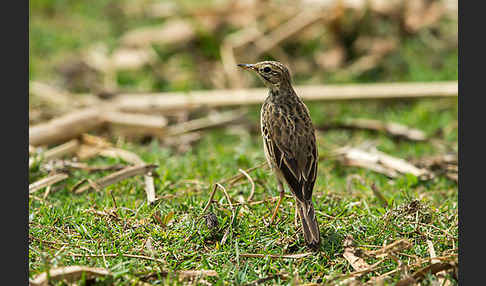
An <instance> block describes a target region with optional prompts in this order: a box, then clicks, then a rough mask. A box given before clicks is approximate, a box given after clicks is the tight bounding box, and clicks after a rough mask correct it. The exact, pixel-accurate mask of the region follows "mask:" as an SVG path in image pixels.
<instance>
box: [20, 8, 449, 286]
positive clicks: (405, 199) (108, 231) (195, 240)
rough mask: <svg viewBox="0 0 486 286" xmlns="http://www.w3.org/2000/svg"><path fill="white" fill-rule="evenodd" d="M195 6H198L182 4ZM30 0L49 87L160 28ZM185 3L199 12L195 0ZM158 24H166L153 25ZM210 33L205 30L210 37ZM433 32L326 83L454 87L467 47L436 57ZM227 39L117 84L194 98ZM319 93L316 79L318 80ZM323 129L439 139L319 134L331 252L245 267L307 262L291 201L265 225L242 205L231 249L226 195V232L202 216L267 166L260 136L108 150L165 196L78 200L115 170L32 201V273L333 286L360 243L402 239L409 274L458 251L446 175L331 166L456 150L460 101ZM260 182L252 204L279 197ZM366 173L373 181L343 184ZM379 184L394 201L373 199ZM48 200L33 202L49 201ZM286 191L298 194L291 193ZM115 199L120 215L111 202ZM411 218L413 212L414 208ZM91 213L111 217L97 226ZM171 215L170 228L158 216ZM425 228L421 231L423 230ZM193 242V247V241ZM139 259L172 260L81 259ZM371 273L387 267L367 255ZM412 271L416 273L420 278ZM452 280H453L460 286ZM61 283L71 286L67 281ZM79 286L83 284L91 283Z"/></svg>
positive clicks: (320, 108)
mask: <svg viewBox="0 0 486 286" xmlns="http://www.w3.org/2000/svg"><path fill="white" fill-rule="evenodd" d="M184 2H188V1H184ZM86 3H87V2H86V1H31V2H30V15H31V16H30V34H29V39H30V41H29V42H30V49H29V51H30V59H29V62H30V65H29V78H30V79H31V80H41V81H42V80H50V79H52V78H56V77H57V76H58V74H57V72H56V67H57V66H58V65H59V63H61V62H63V61H64V60H65V59H66V58H67V57H69V56H72V55H75V54H76V53H77V52H79V51H82V50H83V49H85V48H87V47H88V46H90V45H91V44H94V43H97V42H99V41H102V42H104V43H106V44H107V45H108V47H109V48H112V47H114V46H116V45H117V41H118V38H119V36H120V35H121V34H122V33H123V31H125V30H127V29H129V28H133V27H138V26H143V25H148V24H153V23H154V20H147V19H140V18H135V19H128V18H126V19H121V18H120V15H118V14H117V13H116V9H114V8H113V9H108V8H107V7H109V6H108V5H109V4H110V1H90V2H89V5H87V4H86ZM188 3H189V2H188ZM155 22H157V21H155ZM200 33H202V32H200ZM427 37H429V36H428V35H423V34H420V35H418V36H417V37H409V38H406V39H405V40H404V41H403V42H402V43H401V44H400V46H399V51H398V52H397V53H394V54H392V55H390V56H389V57H387V58H386V60H385V63H384V64H383V65H380V66H379V67H377V68H375V69H372V70H370V71H368V72H366V73H364V74H361V75H356V76H355V75H351V76H348V77H337V76H335V74H327V73H323V74H319V78H318V79H319V81H320V82H321V83H344V82H378V81H380V82H383V81H439V80H457V74H458V69H457V63H458V60H457V48H456V49H449V50H448V49H445V50H440V52H437V51H436V50H435V49H433V48H432V47H431V46H430V45H428V42H427V40H426V39H427ZM220 40H221V34H219V35H216V36H212V35H211V34H201V35H200V38H199V41H197V42H196V43H194V44H195V45H197V47H198V50H199V51H200V53H199V54H196V55H193V54H191V53H189V52H188V51H187V50H184V49H182V50H181V51H178V50H174V49H171V48H161V47H158V48H157V47H156V48H155V51H156V52H157V54H158V55H159V57H160V60H161V61H162V62H166V61H168V60H169V59H170V58H171V57H172V56H173V55H177V57H176V60H175V64H177V65H181V66H183V67H184V69H185V70H187V71H188V73H189V76H188V77H187V78H186V79H182V80H180V81H173V82H170V81H166V80H163V79H161V78H159V77H156V76H155V75H154V72H153V71H152V70H150V69H144V70H141V71H137V72H120V73H119V74H118V75H117V76H118V84H119V85H120V86H121V87H138V88H143V89H146V90H155V91H164V90H170V91H172V90H188V89H201V88H209V87H208V86H207V85H205V84H204V83H201V82H198V81H197V80H195V79H194V78H193V77H192V76H191V75H192V74H191V72H194V70H195V69H196V67H195V65H196V64H195V63H196V62H197V59H204V60H210V61H218V56H219V51H218V49H219V44H220ZM297 48H298V49H297V51H298V52H302V53H308V54H309V55H312V53H313V52H314V51H315V49H317V48H319V45H318V44H316V43H314V42H310V43H305V44H303V45H302V46H301V47H297ZM310 78H311V76H310V75H296V77H295V79H296V83H297V84H306V83H309V82H308V81H307V80H309V79H310ZM313 80H314V83H315V78H314V79H313ZM308 106H309V109H310V113H311V116H312V119H313V121H314V123H315V125H316V126H319V125H323V124H328V123H339V122H343V121H345V120H347V119H349V118H372V119H378V120H382V121H385V122H389V121H391V122H397V123H402V124H405V125H408V126H411V127H414V128H419V129H421V130H423V131H424V132H426V134H427V135H428V136H430V137H432V140H429V141H425V142H418V143H417V142H409V141H405V140H396V139H393V138H391V137H389V136H388V135H386V134H382V133H373V132H369V131H351V130H338V129H334V130H333V129H331V130H328V131H325V132H319V133H318V148H319V154H320V155H321V157H322V160H321V161H320V162H319V169H318V178H317V183H316V185H315V188H314V195H313V198H314V202H315V209H316V216H317V220H318V222H319V224H320V229H321V237H322V245H321V247H320V249H319V251H318V252H316V253H315V254H313V255H311V256H307V257H304V258H300V259H283V258H273V259H272V258H269V257H267V258H245V257H242V256H241V254H242V253H262V254H297V253H304V252H308V251H309V250H308V249H307V248H306V246H305V243H304V239H303V237H302V234H301V231H300V229H299V228H296V227H295V226H294V201H293V199H292V198H286V199H285V200H284V202H283V204H282V207H281V209H280V212H279V215H278V217H277V221H276V224H274V225H272V226H269V227H267V226H266V222H268V220H269V218H270V216H271V214H272V210H273V207H274V204H273V203H271V202H263V203H259V204H255V205H249V206H248V205H243V206H239V207H237V213H238V215H237V217H236V219H235V220H234V222H233V224H232V225H231V231H230V232H229V236H228V238H227V240H226V243H225V244H223V245H221V239H222V237H223V234H224V233H225V231H226V230H227V229H228V227H230V223H231V215H232V213H231V209H230V208H229V206H227V205H226V204H227V201H226V199H225V196H224V195H223V193H222V192H221V191H218V192H217V193H216V195H215V197H214V199H215V201H216V202H215V203H213V204H212V206H211V207H210V209H209V211H210V212H212V213H214V214H215V215H216V217H217V219H218V222H219V226H218V227H217V228H216V229H213V230H210V229H208V227H207V226H206V225H205V222H204V220H199V218H200V215H201V212H202V210H203V208H204V206H205V204H206V202H207V201H208V199H209V194H210V191H211V190H212V185H213V184H214V183H216V182H218V181H221V180H223V179H225V178H228V177H231V176H233V175H235V174H238V169H240V168H241V169H248V168H251V167H253V166H255V165H257V164H259V163H260V162H263V161H264V155H263V149H262V142H261V138H260V136H259V134H252V133H250V132H249V131H248V130H246V129H241V128H238V129H236V128H233V127H228V128H225V129H218V130H212V131H207V132H205V133H204V135H203V137H202V139H201V140H200V141H199V142H197V143H196V144H194V145H193V146H192V147H191V149H190V150H189V151H188V152H184V153H178V152H177V151H176V150H175V149H172V148H169V147H162V145H161V144H159V142H158V141H156V140H154V141H152V142H150V143H148V144H140V143H137V142H125V143H116V142H120V141H119V140H117V139H118V138H111V141H112V142H113V143H115V144H118V145H117V146H118V147H120V148H124V149H127V150H130V151H132V152H135V153H137V154H139V155H140V156H141V157H142V158H143V159H144V160H145V161H146V162H147V163H153V164H157V165H158V168H157V169H156V171H155V174H156V178H155V187H156V194H157V196H160V197H163V199H161V200H159V201H157V202H156V203H155V205H153V206H147V204H146V198H145V191H144V188H143V186H144V184H143V178H142V177H140V176H139V177H134V178H130V179H127V180H124V181H122V182H120V183H117V184H114V185H111V186H109V187H107V188H105V189H103V190H102V191H100V192H95V191H90V192H87V193H84V194H81V195H75V194H73V193H72V192H71V189H72V188H73V186H74V185H75V184H76V183H77V182H78V181H79V180H81V179H83V178H90V179H93V180H94V179H97V178H100V177H102V176H105V175H108V174H109V172H98V173H94V174H93V173H92V174H90V173H87V172H85V171H79V170H77V171H73V172H72V173H71V175H70V178H69V179H68V180H66V181H65V183H66V184H65V185H62V183H60V184H59V185H60V186H61V187H60V188H59V189H58V190H55V188H53V190H52V191H51V193H50V194H49V196H48V197H47V198H46V199H45V200H39V199H37V198H34V197H31V198H30V200H29V238H30V239H29V276H30V277H31V278H32V277H34V276H36V275H37V274H39V273H41V272H44V271H46V270H48V269H49V268H54V267H61V266H67V265H86V266H95V267H105V268H108V269H109V270H110V271H111V272H112V273H113V276H112V277H104V278H98V279H97V283H96V284H95V285H112V284H116V285H134V283H135V281H137V280H141V279H142V277H143V276H144V275H146V274H151V273H159V272H161V271H162V270H166V271H169V272H170V271H178V270H201V269H206V270H215V271H216V272H217V273H218V276H217V277H204V279H205V280H207V281H209V282H211V283H214V284H215V285H233V284H237V285H243V284H246V283H249V282H252V281H255V280H257V279H260V278H263V277H268V276H271V275H272V274H277V273H285V274H287V275H289V276H290V278H289V279H281V278H277V279H276V280H270V281H269V282H267V284H268V285H274V284H278V285H290V284H292V283H294V284H299V283H308V282H316V283H320V282H326V277H334V276H336V275H339V274H343V273H349V272H352V271H353V269H352V267H351V266H350V264H349V263H348V262H347V261H346V260H345V259H344V258H343V256H342V254H343V240H344V238H345V237H346V236H347V235H352V236H353V237H354V239H355V241H356V243H357V245H361V246H362V248H363V249H368V250H374V249H375V248H373V247H370V245H375V246H382V245H384V244H389V243H391V242H393V241H396V240H398V239H402V238H405V239H408V240H409V241H410V242H411V243H412V247H411V248H410V249H408V250H403V251H402V252H401V254H399V255H398V258H399V259H400V260H401V261H403V262H404V263H405V264H407V263H412V262H413V261H414V258H411V256H412V257H420V258H428V257H429V252H428V248H427V240H430V241H432V242H433V245H434V248H435V251H436V253H437V256H443V255H447V254H454V253H455V254H457V253H458V250H457V249H458V239H457V238H458V227H457V223H458V213H457V195H458V187H457V185H456V183H455V182H453V181H451V180H449V179H447V178H445V177H440V176H439V177H437V178H434V179H432V180H428V181H421V180H418V179H417V178H415V177H414V176H411V175H404V176H400V177H398V178H395V179H390V178H387V177H386V176H384V175H381V174H377V173H374V172H372V171H368V170H365V169H361V168H354V167H345V166H342V165H341V164H340V163H339V162H338V161H336V160H335V159H334V158H333V157H332V156H330V150H331V148H333V147H335V146H344V145H353V146H355V145H359V144H361V143H363V142H369V141H371V142H373V143H374V144H376V146H377V148H378V149H379V150H381V151H383V152H386V153H389V154H390V155H393V156H397V157H401V158H404V159H416V158H420V157H423V156H427V155H436V154H444V153H446V152H453V153H456V152H457V145H458V135H457V114H458V104H457V99H424V100H376V101H375V100H374V101H346V102H326V103H312V104H309V105H308ZM248 118H249V120H250V122H252V123H253V124H257V122H258V120H259V106H254V107H251V108H250V112H249V115H248ZM87 162H88V163H89V164H92V165H109V164H125V162H123V161H120V160H117V159H109V158H102V157H97V158H94V159H90V160H88V161H87ZM40 165H41V164H37V165H36V166H35V167H34V168H32V169H30V171H29V183H32V182H35V181H36V180H38V179H41V178H43V177H45V176H47V175H48V172H47V171H45V170H44V169H43V168H41V167H40ZM250 175H251V177H252V178H253V180H254V181H255V182H256V188H255V196H254V201H262V200H267V199H269V198H272V197H276V196H278V191H277V188H276V180H275V178H274V177H273V175H272V174H271V173H270V172H269V171H267V170H264V169H258V170H256V171H254V172H252V173H251V174H250ZM352 175H359V176H361V177H362V178H363V179H364V184H361V183H359V182H357V181H356V180H354V181H352V183H351V185H350V186H348V183H347V181H348V180H349V177H350V176H352ZM373 183H374V184H376V186H377V188H378V189H379V191H380V192H381V193H382V194H383V196H384V197H385V199H386V200H387V202H388V206H383V205H382V202H381V201H380V200H379V199H378V198H377V197H376V196H375V195H374V194H373V192H372V190H371V185H372V184H373ZM225 186H226V188H227V191H228V194H229V195H230V196H231V197H232V199H233V200H234V202H237V201H240V200H246V198H247V197H248V195H249V194H250V191H251V184H250V183H249V182H248V181H246V180H242V181H241V182H240V183H238V184H235V185H234V186H228V185H227V184H226V185H225ZM43 192H44V190H41V191H38V192H37V193H36V194H35V196H36V197H42V194H43ZM287 194H290V193H289V192H287ZM112 195H113V197H114V198H115V200H116V205H117V208H115V206H114V202H113V198H112ZM416 201H418V202H419V204H418V207H416V208H412V209H411V210H410V211H409V212H407V206H411V205H412V206H414V205H415V206H417V204H416ZM93 210H96V211H100V212H103V211H104V212H106V213H112V214H113V215H106V216H100V215H98V214H95V213H94V212H93ZM154 215H156V216H158V217H160V218H161V220H162V222H163V224H160V223H159V221H158V220H157V219H155V216H154ZM419 223H420V224H419ZM188 237H189V239H188V240H187V241H186V239H187V238H188ZM148 239H150V240H151V242H152V245H153V247H154V249H155V253H153V254H151V253H150V252H149V251H148V250H147V248H145V247H144V243H145V242H146V241H147V240H148ZM73 253H74V254H90V255H102V254H136V255H144V256H149V257H154V258H157V259H160V260H162V261H163V262H162V263H159V262H156V261H151V260H144V259H139V258H130V257H123V256H118V257H111V256H107V257H106V258H105V259H104V258H103V257H73V256H72V254H73ZM366 261H367V262H368V263H369V264H370V265H371V264H373V263H375V262H377V261H378V259H375V258H366ZM380 266H381V268H379V269H378V270H377V271H375V272H374V273H370V274H366V275H364V276H363V277H361V278H360V279H361V280H362V281H367V280H368V279H369V278H370V277H372V276H378V275H379V274H383V273H386V272H388V271H390V270H393V269H396V268H397V262H395V261H394V260H392V259H387V260H385V261H384V262H383V263H381V264H380ZM412 270H416V268H414V269H412ZM401 278H403V277H401V276H400V273H399V272H396V273H394V274H391V275H390V281H389V283H394V282H397V281H399V280H400V279H401ZM435 279H436V278H434V277H433V276H428V277H427V278H426V279H425V281H424V282H422V283H423V285H432V283H433V281H434V280H435ZM149 282H150V283H152V284H158V285H167V284H169V285H172V284H180V282H178V281H177V279H176V278H174V277H172V276H170V275H169V278H167V279H166V278H164V277H158V278H157V277H155V278H151V280H150V281H149ZM455 283H456V282H454V281H453V285H455ZM60 285H63V284H62V283H60ZM81 285H84V284H83V283H81Z"/></svg>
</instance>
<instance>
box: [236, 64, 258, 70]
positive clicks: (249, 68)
mask: <svg viewBox="0 0 486 286" xmlns="http://www.w3.org/2000/svg"><path fill="white" fill-rule="evenodd" d="M238 66H239V67H240V68H242V69H245V70H255V65H252V64H238Z"/></svg>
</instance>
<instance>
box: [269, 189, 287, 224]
mask: <svg viewBox="0 0 486 286" xmlns="http://www.w3.org/2000/svg"><path fill="white" fill-rule="evenodd" d="M278 190H279V191H280V198H279V199H278V202H277V206H276V207H275V210H274V211H273V215H272V219H271V220H270V224H273V221H274V220H275V217H276V216H277V212H278V208H279V207H280V204H281V203H282V200H283V198H284V195H285V192H284V186H283V184H282V182H280V180H278Z"/></svg>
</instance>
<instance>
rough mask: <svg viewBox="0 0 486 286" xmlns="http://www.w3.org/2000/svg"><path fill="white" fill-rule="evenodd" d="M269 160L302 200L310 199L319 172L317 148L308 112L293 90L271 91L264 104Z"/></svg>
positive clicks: (264, 138)
mask: <svg viewBox="0 0 486 286" xmlns="http://www.w3.org/2000/svg"><path fill="white" fill-rule="evenodd" d="M261 128H262V135H263V141H264V145H265V146H264V147H265V155H266V157H267V160H268V161H269V163H270V164H271V165H272V167H273V168H276V171H277V173H278V174H279V175H280V176H282V177H283V179H284V180H285V181H286V182H287V184H288V185H289V187H290V189H291V191H292V192H293V193H294V195H295V196H296V197H297V198H298V199H299V200H301V201H304V200H310V199H311V196H312V189H313V187H314V183H315V180H316V175H317V148H316V140H315V134H314V127H313V124H312V121H311V118H310V115H309V111H308V109H307V107H306V106H305V104H304V102H303V101H302V99H301V98H299V97H298V96H297V95H296V94H295V92H294V91H293V89H289V90H288V91H287V92H284V93H282V92H280V93H278V92H275V91H270V93H269V95H268V97H267V98H266V99H265V102H264V103H263V105H262V110H261Z"/></svg>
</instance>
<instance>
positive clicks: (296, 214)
mask: <svg viewBox="0 0 486 286" xmlns="http://www.w3.org/2000/svg"><path fill="white" fill-rule="evenodd" d="M297 208H298V207H297V202H295V214H294V225H295V227H296V228H297V227H299V220H298V219H297V218H298V217H299V216H300V215H299V210H298V209H297Z"/></svg>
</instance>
